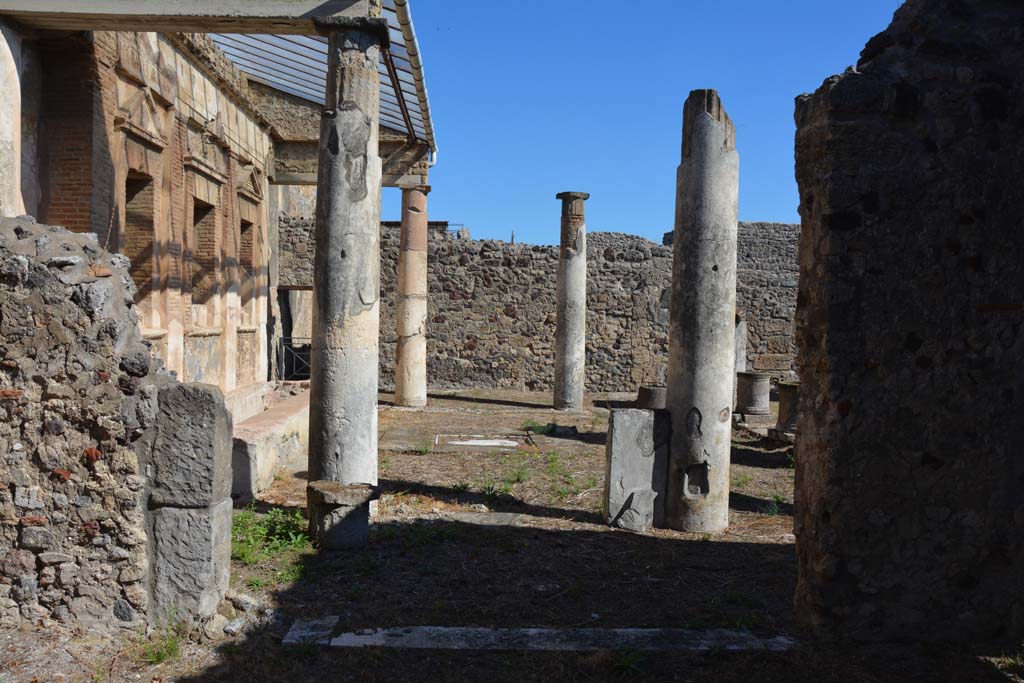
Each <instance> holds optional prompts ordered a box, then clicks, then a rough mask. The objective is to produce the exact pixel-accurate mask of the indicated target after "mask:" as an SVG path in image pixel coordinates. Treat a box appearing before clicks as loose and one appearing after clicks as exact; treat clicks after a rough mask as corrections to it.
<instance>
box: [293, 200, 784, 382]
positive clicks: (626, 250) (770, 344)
mask: <svg viewBox="0 0 1024 683" xmlns="http://www.w3.org/2000/svg"><path fill="white" fill-rule="evenodd" d="M278 231H279V233H278V234H279V239H280V263H281V268H280V284H281V285H282V286H284V287H288V286H292V287H302V286H309V284H311V280H312V265H311V264H312V254H313V243H312V239H311V235H312V221H311V220H310V219H309V218H303V217H294V216H282V217H281V219H280V221H279V224H278ZM398 237H399V233H398V230H397V229H394V228H385V229H382V231H381V384H382V386H392V384H393V381H394V380H393V376H394V374H393V368H394V353H395V342H396V336H395V323H394V313H395V302H396V297H397V292H396V266H397V263H398ZM798 238H799V226H794V225H781V224H771V223H745V224H742V225H741V230H740V245H739V254H740V256H739V260H740V263H739V273H740V276H739V280H740V283H739V287H738V301H739V304H738V305H739V306H740V307H742V308H743V309H744V311H745V312H746V315H747V319H748V360H747V363H748V365H747V367H748V368H755V369H758V370H764V371H766V372H771V373H773V374H774V375H775V376H777V377H780V378H782V377H788V376H789V375H790V372H791V370H792V368H793V365H794V359H795V345H794V343H793V334H792V320H793V315H794V311H795V308H796V284H797V283H796V269H797V264H796V243H797V240H798ZM587 240H588V244H587V259H588V260H587V275H588V288H587V302H588V305H587V386H588V388H589V389H590V390H593V391H634V390H635V389H636V387H637V386H638V385H639V384H641V383H645V382H661V381H664V373H665V364H666V363H667V353H668V346H667V345H668V305H669V283H670V280H671V277H672V249H671V247H670V246H664V245H658V244H655V243H653V242H650V241H648V240H646V239H644V238H642V237H637V236H635V235H625V234H622V233H603V232H594V233H590V234H589V235H588V236H587ZM428 249H429V254H428V258H429V288H430V302H429V319H428V322H429V325H430V330H429V333H428V340H427V351H428V360H427V363H428V379H429V382H430V385H431V386H435V387H467V386H481V387H506V388H513V389H525V390H536V391H541V390H544V391H546V390H548V389H550V388H551V384H552V381H553V379H554V356H553V353H554V351H553V342H554V334H555V284H556V278H555V275H556V272H557V268H558V249H557V247H555V246H537V245H530V244H509V243H507V242H502V241H498V240H464V239H453V238H451V236H450V235H447V236H446V235H444V233H439V232H433V231H432V232H431V239H430V242H429V243H428ZM304 296H305V298H307V299H308V296H309V295H308V293H307V294H305V295H304ZM300 298H301V297H300ZM293 299H295V297H293ZM301 309H303V310H308V303H306V304H305V305H304V306H301ZM291 315H292V316H293V317H295V318H296V319H300V318H301V319H302V320H304V321H305V325H300V326H298V327H296V328H294V329H292V335H293V336H297V337H302V336H308V334H309V326H308V320H309V316H308V315H302V314H301V312H300V306H296V305H295V304H293V305H292V306H291Z"/></svg>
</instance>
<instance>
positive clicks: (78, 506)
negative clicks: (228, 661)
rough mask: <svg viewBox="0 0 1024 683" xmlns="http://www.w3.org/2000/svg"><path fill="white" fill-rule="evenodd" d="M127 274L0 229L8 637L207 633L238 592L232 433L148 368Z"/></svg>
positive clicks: (81, 244) (188, 393) (47, 236)
mask: <svg viewBox="0 0 1024 683" xmlns="http://www.w3.org/2000/svg"><path fill="white" fill-rule="evenodd" d="M128 268H129V264H128V259H127V258H125V257H124V256H120V255H110V254H108V253H107V252H106V251H105V250H104V249H102V248H101V247H100V246H99V244H98V242H97V239H96V235H95V234H92V233H86V234H75V233H70V232H68V231H66V230H64V229H63V228H59V227H52V226H46V225H39V224H37V223H35V222H34V221H33V220H32V219H31V218H17V219H7V218H0V626H14V625H17V624H18V623H23V622H24V623H32V624H37V623H40V622H44V623H45V622H46V621H47V620H50V619H56V620H58V621H67V622H74V623H77V624H78V625H80V626H86V627H92V628H109V627H113V626H125V627H136V626H140V625H143V624H146V623H149V624H150V625H161V623H166V622H167V621H169V620H171V619H173V620H188V619H205V618H209V617H210V616H211V615H212V614H213V611H214V610H215V609H216V608H217V605H218V604H219V602H220V599H221V598H222V597H223V595H224V591H225V590H226V589H227V582H228V568H229V567H228V561H229V556H230V548H231V539H230V529H231V499H230V492H231V418H230V415H229V414H228V412H227V409H226V408H225V407H224V400H223V397H222V395H221V393H220V390H219V389H217V388H216V387H213V386H207V385H200V384H192V385H186V384H180V383H178V382H177V381H175V380H174V378H173V377H171V376H170V375H169V374H168V373H166V372H164V371H162V368H161V364H160V362H159V361H158V360H155V359H153V357H152V356H151V350H150V348H149V347H148V346H147V345H146V344H145V343H144V341H143V338H142V334H141V332H140V330H139V325H138V319H139V316H138V312H137V310H136V308H135V305H134V303H133V299H134V296H135V294H136V291H135V285H134V282H133V281H132V278H131V276H130V274H129V270H128Z"/></svg>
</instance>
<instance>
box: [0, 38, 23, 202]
mask: <svg viewBox="0 0 1024 683" xmlns="http://www.w3.org/2000/svg"><path fill="white" fill-rule="evenodd" d="M20 53H21V38H20V37H19V36H18V35H17V34H16V33H15V32H14V30H13V29H11V28H9V27H7V26H6V25H4V24H3V23H2V22H0V102H3V106H2V107H0V216H20V215H22V214H23V213H25V204H24V203H23V202H22V197H21V74H20V73H19V68H18V62H19V57H20Z"/></svg>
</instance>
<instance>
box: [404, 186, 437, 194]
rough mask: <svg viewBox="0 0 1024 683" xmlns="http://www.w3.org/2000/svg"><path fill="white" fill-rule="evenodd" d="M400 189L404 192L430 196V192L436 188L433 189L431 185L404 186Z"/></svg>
mask: <svg viewBox="0 0 1024 683" xmlns="http://www.w3.org/2000/svg"><path fill="white" fill-rule="evenodd" d="M399 189H401V190H402V192H410V191H412V192H422V193H423V194H430V191H431V190H432V189H434V188H432V187H431V186H430V185H403V186H401V187H400V188H399Z"/></svg>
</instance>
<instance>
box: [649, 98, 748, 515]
mask: <svg viewBox="0 0 1024 683" xmlns="http://www.w3.org/2000/svg"><path fill="white" fill-rule="evenodd" d="M738 199H739V155H738V154H737V153H736V134H735V129H734V128H733V125H732V121H730V120H729V116H728V114H726V112H725V109H724V108H723V107H722V103H721V101H720V100H719V98H718V93H716V92H715V91H714V90H695V91H693V92H691V93H690V96H689V97H688V98H687V100H686V106H685V108H684V110H683V149H682V163H681V164H680V166H679V173H678V176H677V185H676V224H675V244H674V246H675V251H674V259H673V267H672V309H671V319H670V322H669V338H670V348H669V361H668V383H667V384H668V395H667V397H666V405H667V407H668V410H669V411H670V412H671V413H672V447H671V455H670V458H669V474H668V486H667V496H666V498H667V500H666V510H665V513H666V520H665V521H666V524H667V525H668V526H670V527H671V528H673V529H679V530H682V531H696V532H710V531H722V530H724V529H725V528H727V527H728V526H729V449H730V441H731V436H732V422H731V416H732V388H733V376H734V372H735V367H734V362H735V349H736V347H735V337H734V335H735V325H736V318H735V315H736V227H737V213H738Z"/></svg>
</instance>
